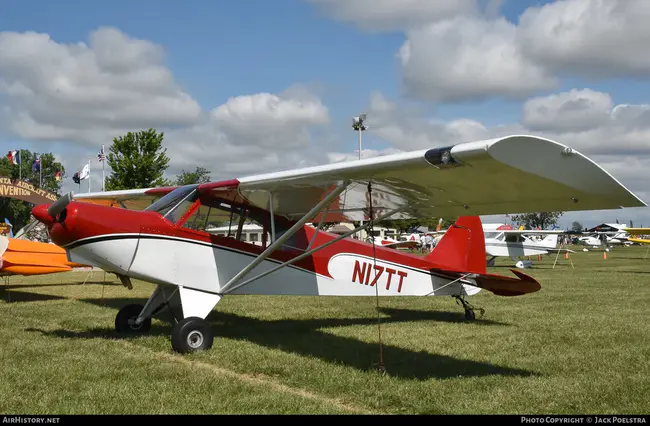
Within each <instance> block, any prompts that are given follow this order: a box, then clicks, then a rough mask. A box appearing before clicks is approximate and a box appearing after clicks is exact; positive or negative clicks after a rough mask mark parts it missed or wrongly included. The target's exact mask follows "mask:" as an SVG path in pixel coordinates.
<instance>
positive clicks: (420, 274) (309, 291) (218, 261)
mask: <svg viewBox="0 0 650 426" xmlns="http://www.w3.org/2000/svg"><path fill="white" fill-rule="evenodd" d="M91 255H92V256H91ZM71 256H76V257H78V258H84V259H90V257H92V260H93V264H96V265H97V266H99V267H102V268H105V269H106V270H110V271H112V272H116V273H121V274H124V275H128V276H130V277H132V278H135V279H141V280H144V281H148V282H152V283H155V284H163V285H164V284H167V285H176V286H181V287H186V288H192V289H196V290H202V291H207V292H210V293H220V292H221V288H222V287H223V286H224V285H225V284H226V283H227V282H228V281H229V280H230V279H231V278H233V277H234V276H235V275H236V274H237V273H239V271H241V270H242V269H243V268H245V267H246V266H247V265H249V264H250V263H251V262H252V261H253V260H254V259H255V258H256V255H253V254H249V253H246V252H243V251H240V250H236V249H232V248H229V247H225V246H213V245H210V244H207V243H201V242H197V241H194V240H187V239H181V238H173V237H169V238H168V237H162V236H144V237H143V238H138V237H137V236H133V237H127V238H123V239H114V240H101V239H98V241H95V242H93V241H88V242H87V243H86V244H84V245H81V246H79V247H76V248H74V249H72V250H71ZM106 259H113V261H112V263H110V264H109V263H108V261H107V260H106ZM115 259H119V260H118V261H116V260H115ZM279 264H280V262H279V261H275V260H268V259H267V260H264V261H263V262H261V263H260V264H259V265H257V266H256V267H255V268H254V269H253V270H252V271H250V272H249V273H248V274H247V275H246V276H245V277H244V278H243V280H246V279H249V278H252V277H255V276H256V275H258V274H260V273H262V272H265V271H268V270H270V269H271V268H275V267H276V266H278V265H279ZM310 269H311V268H310ZM310 269H304V268H300V267H297V266H292V265H289V266H285V267H282V268H280V269H278V270H277V271H274V272H272V273H270V274H268V275H266V276H265V277H263V278H261V279H259V280H255V281H253V282H251V283H249V284H247V285H245V286H242V287H240V288H237V289H235V290H234V291H232V294H268V295H274V294H278V295H279V294H287V295H289V294H290V295H305V296H309V295H314V296H315V295H321V296H374V295H376V294H378V295H379V296H399V295H402V296H424V295H436V296H450V295H472V294H476V293H478V292H479V291H480V288H478V287H474V286H472V285H468V284H463V283H461V282H460V281H456V282H454V283H453V284H449V283H450V282H451V281H454V278H445V277H439V276H437V275H433V274H430V273H429V272H428V271H426V270H420V269H416V268H410V267H408V268H407V267H404V266H403V265H400V264H396V263H391V262H385V261H379V260H377V261H374V259H373V258H371V257H366V256H360V255H356V254H353V253H343V254H338V255H335V256H333V257H332V258H331V259H330V260H329V263H328V271H327V272H328V273H329V275H331V277H330V276H327V275H325V274H318V273H315V272H314V271H313V270H310ZM323 272H324V271H323ZM375 278H376V280H375ZM239 282H242V280H240V281H238V283H239ZM465 283H471V280H465ZM448 284H449V285H448Z"/></svg>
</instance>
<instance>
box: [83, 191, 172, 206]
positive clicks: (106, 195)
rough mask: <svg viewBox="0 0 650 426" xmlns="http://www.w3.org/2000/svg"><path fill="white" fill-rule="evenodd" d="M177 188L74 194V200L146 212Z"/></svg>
mask: <svg viewBox="0 0 650 426" xmlns="http://www.w3.org/2000/svg"><path fill="white" fill-rule="evenodd" d="M174 189H176V187H165V188H145V189H127V190H121V191H105V192H88V193H79V194H74V200H76V201H82V202H85V203H92V204H100V205H103V206H108V207H121V208H124V209H129V210H144V209H145V208H147V206H149V205H151V204H152V203H154V202H155V201H156V200H157V199H159V198H161V197H163V196H164V195H167V194H169V193H170V192H172V191H173V190H174Z"/></svg>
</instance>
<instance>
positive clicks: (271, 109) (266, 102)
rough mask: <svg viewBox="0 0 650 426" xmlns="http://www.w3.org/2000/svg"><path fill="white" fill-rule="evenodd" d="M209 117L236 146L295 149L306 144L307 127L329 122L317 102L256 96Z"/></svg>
mask: <svg viewBox="0 0 650 426" xmlns="http://www.w3.org/2000/svg"><path fill="white" fill-rule="evenodd" d="M212 117H213V118H214V120H215V121H216V123H217V124H218V125H219V128H220V129H221V131H223V132H224V133H225V134H226V135H227V136H228V137H230V138H232V139H234V140H237V141H238V145H251V144H254V145H257V146H262V147H276V149H281V148H284V149H294V148H298V147H304V146H305V145H307V144H308V142H309V134H308V133H307V128H308V126H312V125H323V124H327V123H328V122H329V114H328V110H327V108H326V107H325V106H324V105H323V104H322V103H321V101H320V99H318V98H315V97H311V98H304V99H298V98H295V97H290V96H287V95H280V96H278V95H274V94H271V93H258V94H255V95H245V96H237V97H235V98H231V99H229V100H228V102H226V103H225V104H223V105H220V106H219V107H217V108H215V109H214V110H213V111H212Z"/></svg>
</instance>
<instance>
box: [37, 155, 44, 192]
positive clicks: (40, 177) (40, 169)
mask: <svg viewBox="0 0 650 426" xmlns="http://www.w3.org/2000/svg"><path fill="white" fill-rule="evenodd" d="M38 187H39V188H42V187H43V161H41V158H40V157H39V159H38Z"/></svg>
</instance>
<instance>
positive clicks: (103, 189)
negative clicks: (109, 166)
mask: <svg viewBox="0 0 650 426" xmlns="http://www.w3.org/2000/svg"><path fill="white" fill-rule="evenodd" d="M105 164H106V156H105V155H104V145H102V192H104V191H105V190H106V180H105V179H104V165H105Z"/></svg>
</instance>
